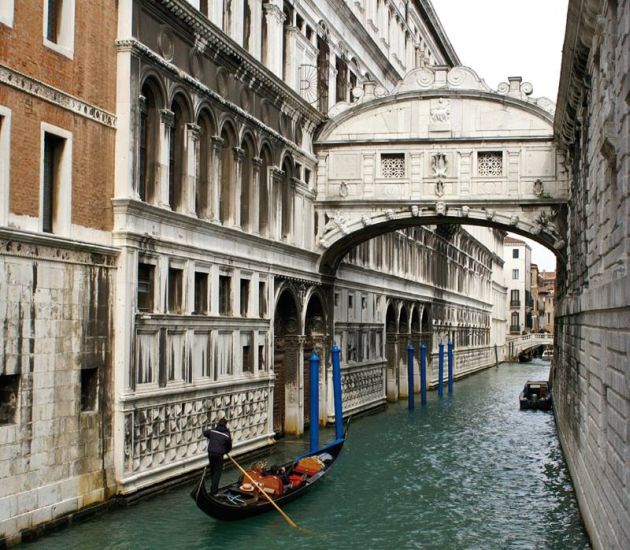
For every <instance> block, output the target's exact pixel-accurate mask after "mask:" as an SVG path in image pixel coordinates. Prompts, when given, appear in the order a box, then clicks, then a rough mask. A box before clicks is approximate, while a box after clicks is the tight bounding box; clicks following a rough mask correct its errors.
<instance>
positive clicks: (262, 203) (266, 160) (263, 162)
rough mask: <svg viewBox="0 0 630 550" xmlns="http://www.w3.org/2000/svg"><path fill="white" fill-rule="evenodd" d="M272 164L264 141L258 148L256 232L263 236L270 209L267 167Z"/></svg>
mask: <svg viewBox="0 0 630 550" xmlns="http://www.w3.org/2000/svg"><path fill="white" fill-rule="evenodd" d="M272 164H273V153H272V149H271V146H270V145H269V143H266V142H264V143H263V144H262V146H261V148H260V174H259V184H258V189H259V195H258V232H259V233H260V234H261V235H262V236H263V237H268V236H269V228H270V219H271V210H270V208H269V206H270V194H271V191H270V180H269V169H270V168H271V167H272Z"/></svg>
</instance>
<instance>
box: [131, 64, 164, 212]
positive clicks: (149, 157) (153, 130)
mask: <svg viewBox="0 0 630 550" xmlns="http://www.w3.org/2000/svg"><path fill="white" fill-rule="evenodd" d="M140 89H141V92H140V109H139V111H140V136H139V140H138V179H137V183H136V192H137V193H138V197H139V198H140V200H142V201H146V202H148V203H154V202H156V200H157V197H156V195H157V189H158V182H157V174H158V173H159V171H158V168H157V167H158V163H159V160H160V135H159V131H160V110H161V109H162V108H163V106H164V93H163V90H162V87H161V86H160V82H159V80H157V79H156V78H155V77H154V76H148V77H147V78H145V80H144V82H143V83H142V86H141V88H140Z"/></svg>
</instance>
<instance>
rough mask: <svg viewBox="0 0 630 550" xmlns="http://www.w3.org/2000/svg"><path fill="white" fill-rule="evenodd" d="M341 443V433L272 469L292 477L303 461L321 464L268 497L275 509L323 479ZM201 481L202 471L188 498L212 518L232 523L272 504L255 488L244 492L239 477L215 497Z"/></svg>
mask: <svg viewBox="0 0 630 550" xmlns="http://www.w3.org/2000/svg"><path fill="white" fill-rule="evenodd" d="M345 440H346V438H345V434H344V437H343V438H341V439H337V440H335V441H333V442H332V443H329V444H328V445H326V446H324V447H322V448H321V449H319V450H317V451H315V452H309V453H306V454H304V455H301V456H299V457H297V458H295V459H294V460H292V461H290V462H287V463H285V464H282V465H280V466H277V467H276V468H275V469H274V470H276V471H280V470H281V469H282V468H284V472H283V473H284V475H285V476H291V475H294V474H295V472H296V469H297V465H298V463H300V461H301V460H302V459H304V458H307V457H320V458H319V460H320V462H321V463H322V467H321V468H322V469H321V470H319V471H318V472H316V473H312V474H308V473H301V474H300V475H301V477H302V482H301V483H300V484H297V485H296V486H292V485H291V484H288V485H283V489H282V494H280V495H278V496H272V498H273V501H274V502H275V503H276V504H277V505H278V506H282V505H283V504H286V503H287V502H290V501H292V500H294V499H296V498H298V497H299V496H301V495H303V494H304V493H305V492H306V491H308V490H309V489H310V488H311V487H313V485H315V484H316V483H317V482H318V481H320V480H321V479H322V478H323V477H325V476H326V474H328V472H330V470H331V468H332V467H333V465H334V464H335V462H336V461H337V458H339V454H340V453H341V449H342V448H343V444H344V442H345ZM297 477H300V476H297ZM204 478H205V470H204V474H203V475H202V476H201V481H200V482H199V484H198V485H197V486H196V487H195V488H194V489H193V491H192V493H191V496H192V498H193V499H194V500H195V502H196V503H197V506H198V507H199V508H200V509H201V510H203V511H204V512H205V513H206V514H208V515H209V516H211V517H213V518H216V519H220V520H225V521H234V520H239V519H245V518H249V517H252V516H256V515H258V514H262V513H264V512H268V511H270V510H272V509H273V505H272V504H271V503H270V502H269V501H268V500H267V499H266V498H264V496H262V495H260V494H259V491H258V490H257V489H255V490H253V491H252V490H247V491H246V490H244V488H245V486H246V485H250V486H251V484H248V483H247V480H246V479H243V478H241V479H240V480H239V481H237V482H234V483H231V484H229V485H226V486H224V487H221V488H220V489H219V491H218V492H217V494H216V495H210V494H208V491H207V490H206V487H205V483H204ZM251 489H253V487H251Z"/></svg>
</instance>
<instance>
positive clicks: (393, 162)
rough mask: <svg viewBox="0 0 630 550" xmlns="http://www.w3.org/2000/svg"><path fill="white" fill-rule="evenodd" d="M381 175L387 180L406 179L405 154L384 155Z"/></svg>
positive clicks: (382, 155) (382, 156)
mask: <svg viewBox="0 0 630 550" xmlns="http://www.w3.org/2000/svg"><path fill="white" fill-rule="evenodd" d="M381 175H382V176H383V177H384V178H387V179H400V178H404V177H405V153H382V154H381Z"/></svg>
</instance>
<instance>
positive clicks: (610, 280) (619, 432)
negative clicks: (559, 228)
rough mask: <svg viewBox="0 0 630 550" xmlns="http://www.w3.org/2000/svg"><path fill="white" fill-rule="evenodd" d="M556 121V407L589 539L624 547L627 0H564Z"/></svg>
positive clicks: (627, 533)
mask: <svg viewBox="0 0 630 550" xmlns="http://www.w3.org/2000/svg"><path fill="white" fill-rule="evenodd" d="M555 130H556V134H557V136H558V140H559V143H560V144H561V145H562V146H563V147H565V148H566V151H567V153H568V158H569V166H570V172H571V199H570V201H569V206H568V209H569V210H568V214H569V221H570V226H569V234H568V246H567V251H566V254H567V256H566V264H565V265H564V266H563V265H562V264H560V265H559V268H558V287H557V292H558V296H557V298H558V299H557V304H556V326H555V331H556V340H557V350H558V353H559V356H558V357H556V358H554V362H553V385H554V387H553V394H554V409H555V412H556V417H557V421H558V426H559V433H560V437H561V440H562V444H563V448H564V452H565V456H566V459H567V462H568V464H569V468H570V470H571V474H572V478H573V482H574V484H575V487H576V491H577V495H578V500H579V503H580V508H581V511H582V516H583V518H584V521H585V523H586V527H587V529H588V532H589V534H590V536H591V541H592V543H593V546H594V548H597V549H600V548H601V549H604V548H605V549H612V548H619V549H621V548H628V547H630V501H629V500H628V495H629V494H630V487H629V476H628V472H629V471H630V463H629V456H630V435H629V431H628V426H629V415H630V379H629V377H630V367H629V365H630V348H629V347H628V346H629V342H630V332H629V327H630V275H629V265H630V264H629V258H628V250H629V249H630V246H629V245H630V217H629V216H628V212H629V201H630V198H629V197H630V193H629V188H628V185H629V183H628V175H629V174H630V4H629V3H628V1H627V0H619V1H612V0H611V1H607V0H592V1H587V2H578V1H573V0H571V1H570V2H569V14H568V18H567V32H566V37H565V45H564V49H563V59H562V74H561V78H560V91H559V101H558V111H557V115H556V121H555Z"/></svg>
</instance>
